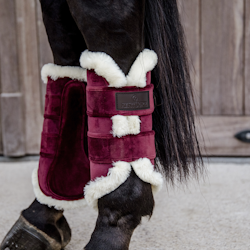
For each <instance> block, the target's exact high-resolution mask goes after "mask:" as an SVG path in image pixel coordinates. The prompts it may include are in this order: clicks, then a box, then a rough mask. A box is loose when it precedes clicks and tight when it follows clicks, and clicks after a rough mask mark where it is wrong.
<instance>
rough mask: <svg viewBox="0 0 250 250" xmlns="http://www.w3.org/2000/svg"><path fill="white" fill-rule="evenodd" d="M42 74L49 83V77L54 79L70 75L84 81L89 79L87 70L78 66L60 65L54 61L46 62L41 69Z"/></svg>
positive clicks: (43, 78)
mask: <svg viewBox="0 0 250 250" xmlns="http://www.w3.org/2000/svg"><path fill="white" fill-rule="evenodd" d="M41 76H42V80H43V82H44V83H47V81H48V77H51V79H52V80H54V81H55V80H57V79H58V78H64V77H69V78H71V79H74V80H79V81H82V82H86V81H87V70H86V69H83V68H81V67H77V66H75V67H74V66H59V65H56V64H53V63H48V64H45V65H44V66H43V67H42V70H41Z"/></svg>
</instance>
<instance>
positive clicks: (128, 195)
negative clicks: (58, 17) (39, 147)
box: [67, 0, 154, 250]
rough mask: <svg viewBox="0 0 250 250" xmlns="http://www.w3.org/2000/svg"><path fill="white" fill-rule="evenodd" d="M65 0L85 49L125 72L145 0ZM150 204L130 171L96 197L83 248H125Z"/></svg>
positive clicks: (140, 42)
mask: <svg viewBox="0 0 250 250" xmlns="http://www.w3.org/2000/svg"><path fill="white" fill-rule="evenodd" d="M67 1H68V4H69V7H70V11H71V13H72V15H73V17H74V19H75V21H76V23H77V25H78V27H79V29H80V30H81V32H82V34H83V36H84V38H85V41H86V44H87V47H88V49H89V50H90V51H92V52H105V53H106V54H108V55H110V56H111V57H112V58H113V59H114V60H115V62H116V63H117V64H118V66H119V67H120V68H121V70H122V71H123V72H124V73H125V74H127V73H128V71H129V69H130V67H131V65H132V63H133V62H134V60H135V58H136V57H137V55H138V54H139V52H141V51H142V50H143V49H144V39H143V22H144V1H142V0H130V1H127V0H120V1H119V0H117V1H109V0H106V1H90V0H84V1H83V0H80V1H79V0H67ZM153 207H154V199H153V195H152V190H151V185H150V184H148V183H145V182H143V181H142V180H141V179H140V178H139V177H138V176H137V175H136V174H135V172H134V171H132V172H131V174H130V176H129V177H128V179H127V180H126V181H125V183H123V184H122V185H121V186H120V187H119V188H117V189H116V190H115V191H113V192H111V193H110V194H108V195H105V196H104V197H102V198H100V199H99V201H98V210H99V215H98V219H97V222H96V227H95V230H94V232H93V234H92V237H91V240H90V242H89V243H88V244H87V245H86V247H85V249H86V250H97V249H98V250H101V249H103V250H104V249H110V250H126V249H128V247H129V242H130V239H131V236H132V233H133V231H134V229H135V228H136V227H137V226H138V224H139V223H140V221H141V218H142V216H151V215H152V212H153Z"/></svg>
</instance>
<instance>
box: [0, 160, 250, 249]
mask: <svg viewBox="0 0 250 250" xmlns="http://www.w3.org/2000/svg"><path fill="white" fill-rule="evenodd" d="M37 164H38V163H37V162H36V161H33V162H32V161H31V162H15V163H13V162H1V163H0V187H1V188H0V204H1V209H0V241H1V240H2V238H3V237H4V235H5V234H6V233H7V231H8V230H9V229H10V227H11V226H12V225H13V223H14V222H15V220H16V219H17V218H18V216H19V213H20V211H21V210H22V209H24V208H26V207H27V206H28V205H29V204H30V203H31V201H32V200H33V199H34V195H33V191H32V186H31V180H30V179H31V178H30V176H31V172H32V170H33V169H34V168H35V167H36V166H37ZM207 168H208V176H207V178H206V180H205V181H201V182H200V183H197V182H196V181H190V182H189V185H188V187H184V186H180V187H178V186H177V187H175V188H171V187H169V188H166V187H165V188H163V190H162V191H161V192H159V193H158V194H157V195H156V196H155V201H156V207H155V210H154V214H153V216H152V218H151V219H150V220H149V221H148V219H143V221H142V224H141V225H140V226H139V227H138V228H137V229H136V231H135V233H134V235H133V237H132V241H131V246H130V249H131V250H133V249H140V250H141V249H143V250H224V249H225V250H231V249H237V250H250V164H239V163H237V162H236V163H233V164H232V163H231V164H230V163H211V164H209V165H207ZM65 216H66V218H67V219H68V221H69V224H70V225H71V228H72V234H73V236H72V241H71V243H70V244H69V245H68V246H67V248H66V250H73V249H74V250H82V249H83V246H84V245H85V244H86V243H87V242H88V240H89V238H90V235H91V232H92V230H93V229H94V224H95V219H96V217H97V213H96V212H95V211H93V210H92V209H91V208H89V207H84V208H82V209H79V210H70V211H65Z"/></svg>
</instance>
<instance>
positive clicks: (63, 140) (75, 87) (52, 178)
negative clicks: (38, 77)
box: [0, 64, 90, 250]
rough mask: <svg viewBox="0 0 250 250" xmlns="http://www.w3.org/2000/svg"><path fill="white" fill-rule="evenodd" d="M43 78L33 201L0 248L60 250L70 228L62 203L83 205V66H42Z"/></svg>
mask: <svg viewBox="0 0 250 250" xmlns="http://www.w3.org/2000/svg"><path fill="white" fill-rule="evenodd" d="M42 78H43V81H44V82H45V83H47V93H46V101H45V112H44V124H43V132H42V140H41V156H40V161H39V168H38V170H37V169H36V170H34V172H33V176H32V182H33V186H34V192H35V196H36V200H35V201H34V202H33V203H32V204H31V205H30V207H29V208H27V209H26V210H24V211H22V213H21V216H20V217H19V219H18V220H17V222H16V223H15V224H14V226H13V227H12V228H11V230H10V231H9V232H8V234H7V235H6V237H5V239H4V240H3V242H2V244H1V247H0V249H1V250H14V249H18V250H34V249H35V250H61V249H63V248H64V247H65V246H66V245H67V244H68V243H69V241H70V238H71V230H70V227H69V225H68V223H67V221H66V219H65V217H64V216H63V210H64V209H66V208H72V207H80V206H82V205H84V204H85V201H84V199H83V198H84V197H83V189H84V186H85V184H86V183H87V182H88V181H89V180H90V169H89V160H88V157H87V137H86V136H87V115H86V87H85V83H84V81H86V71H85V70H83V69H82V68H80V67H68V66H63V67H62V66H57V65H54V64H48V65H45V66H44V67H43V69H42Z"/></svg>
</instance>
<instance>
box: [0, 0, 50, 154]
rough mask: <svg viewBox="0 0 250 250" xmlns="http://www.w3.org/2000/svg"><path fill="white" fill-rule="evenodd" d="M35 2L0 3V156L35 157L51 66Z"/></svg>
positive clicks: (1, 1)
mask: <svg viewBox="0 0 250 250" xmlns="http://www.w3.org/2000/svg"><path fill="white" fill-rule="evenodd" d="M51 61H52V55H51V52H50V49H49V46H48V41H47V37H46V35H45V30H44V26H43V23H42V17H41V10H40V4H39V1H38V0H37V1H34V0H22V1H20V0H8V1H6V0H0V69H1V70H0V73H1V74H0V84H1V94H0V98H1V102H0V105H1V108H0V112H1V115H0V119H1V127H0V153H2V154H4V155H6V156H22V155H26V154H38V153H39V150H40V135H41V131H42V121H43V119H42V110H43V105H42V104H43V99H44V98H43V96H44V91H45V86H44V85H43V84H42V83H41V80H40V68H41V66H42V65H43V64H44V63H47V62H51Z"/></svg>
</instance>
